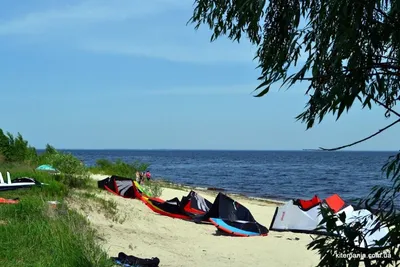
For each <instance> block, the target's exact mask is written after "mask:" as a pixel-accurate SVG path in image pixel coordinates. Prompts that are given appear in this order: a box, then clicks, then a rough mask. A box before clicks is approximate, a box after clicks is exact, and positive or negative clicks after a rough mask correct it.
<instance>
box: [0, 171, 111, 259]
mask: <svg viewBox="0 0 400 267" xmlns="http://www.w3.org/2000/svg"><path fill="white" fill-rule="evenodd" d="M4 167H6V168H4ZM7 170H9V171H11V175H12V177H18V176H29V177H33V178H35V179H37V180H38V181H40V182H44V183H48V184H49V185H47V186H43V187H38V188H32V189H23V190H15V191H5V192H0V197H4V198H16V197H19V198H20V203H19V204H0V244H1V249H0V266H2V267H8V266H10V267H11V266H32V267H33V266H35V267H36V266H37V267H39V266H71V267H77V266H82V267H86V266H88V267H89V266H93V267H95V266H96V267H103V266H104V267H105V266H112V263H111V261H110V260H109V259H108V257H107V255H106V253H105V252H104V251H102V249H101V247H100V246H99V244H98V243H97V241H98V238H97V235H96V231H95V230H94V229H91V228H90V225H89V224H88V222H87V220H86V219H85V218H84V217H83V216H81V215H80V214H78V213H77V212H75V211H73V210H70V209H69V208H68V206H67V205H66V203H65V201H64V200H65V199H66V198H67V197H68V196H69V195H71V194H70V193H71V191H70V190H71V189H70V184H68V181H67V180H66V178H65V177H64V178H60V177H57V176H53V175H50V174H46V173H40V172H33V171H28V170H27V169H26V168H21V166H15V165H14V166H1V165H0V171H1V172H2V173H3V176H4V174H5V171H7ZM75 179H78V178H75ZM78 185H79V186H83V185H84V183H83V184H79V183H78ZM51 200H57V201H59V202H61V204H60V205H58V207H57V208H52V207H51V206H50V205H49V204H48V203H47V201H51Z"/></svg>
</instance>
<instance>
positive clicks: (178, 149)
mask: <svg viewBox="0 0 400 267" xmlns="http://www.w3.org/2000/svg"><path fill="white" fill-rule="evenodd" d="M36 149H37V150H45V149H46V148H36ZM56 149H57V150H69V151H76V150H81V151H82V150H83V151H107V150H108V151H110V150H111V151H232V152H280V151H282V152H283V151H286V152H399V150H352V149H341V150H336V151H326V150H322V149H318V148H316V149H312V148H311V149H308V148H306V149H208V148H192V149H190V148H182V149H180V148H56Z"/></svg>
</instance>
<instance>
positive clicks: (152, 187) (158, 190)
mask: <svg viewBox="0 0 400 267" xmlns="http://www.w3.org/2000/svg"><path fill="white" fill-rule="evenodd" d="M141 186H142V187H144V189H145V190H146V191H147V192H149V193H150V195H151V196H152V197H160V196H161V195H162V192H163V188H162V186H161V184H160V183H158V182H156V181H147V180H145V181H144V183H142V184H141Z"/></svg>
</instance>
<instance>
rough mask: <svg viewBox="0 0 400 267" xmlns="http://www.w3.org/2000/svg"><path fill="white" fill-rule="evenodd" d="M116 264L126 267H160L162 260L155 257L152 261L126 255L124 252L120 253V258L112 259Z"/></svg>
mask: <svg viewBox="0 0 400 267" xmlns="http://www.w3.org/2000/svg"><path fill="white" fill-rule="evenodd" d="M112 259H113V260H114V262H115V263H117V264H119V265H122V266H124V267H158V265H159V264H160V259H159V258H157V257H155V258H151V259H141V258H138V257H135V256H133V255H126V254H125V253H123V252H120V253H118V257H116V258H115V257H113V258H112Z"/></svg>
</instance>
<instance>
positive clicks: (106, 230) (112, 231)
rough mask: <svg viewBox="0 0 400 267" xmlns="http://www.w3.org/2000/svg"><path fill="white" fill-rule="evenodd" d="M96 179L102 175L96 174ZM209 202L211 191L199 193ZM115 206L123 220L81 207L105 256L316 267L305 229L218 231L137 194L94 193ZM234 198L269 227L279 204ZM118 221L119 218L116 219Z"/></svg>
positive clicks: (176, 193)
mask: <svg viewBox="0 0 400 267" xmlns="http://www.w3.org/2000/svg"><path fill="white" fill-rule="evenodd" d="M93 178H94V179H96V180H100V179H104V178H106V176H104V175H103V176H101V175H96V176H94V177H93ZM188 192H189V190H178V189H170V188H164V190H163V194H162V196H161V198H162V199H166V200H167V199H171V198H173V197H178V198H181V197H182V196H184V195H187V193H188ZM199 193H200V194H201V195H202V196H203V197H205V198H207V199H208V200H209V201H211V202H213V200H214V198H215V194H213V193H212V192H199ZM97 195H98V196H99V197H102V198H104V199H112V200H114V201H115V202H116V204H117V206H118V212H119V215H118V216H119V217H120V218H123V222H122V223H119V222H113V221H112V220H111V219H107V218H106V217H105V216H104V214H103V213H99V212H98V211H97V210H96V209H92V210H91V209H87V208H86V209H82V207H81V206H80V205H72V206H73V207H75V208H76V209H78V210H79V211H80V212H82V213H84V214H85V216H87V218H88V220H89V221H90V222H91V224H92V225H93V227H94V228H95V229H97V230H98V232H99V234H100V235H101V237H102V241H101V242H102V243H101V244H102V246H103V248H104V250H105V251H107V253H108V254H109V255H110V256H117V254H118V253H119V252H124V253H126V254H130V255H135V256H137V257H141V258H151V257H158V258H159V259H160V261H161V262H160V266H165V267H167V266H171V267H172V266H173V267H181V266H182V267H189V266H192V267H200V266H201V267H205V266H215V267H225V266H226V267H228V266H230V267H243V266H253V267H256V266H260V267H261V266H262V267H265V266H277V267H278V266H298V267H300V266H309V267H311V266H316V265H317V263H318V255H317V254H316V253H315V252H313V251H309V250H307V248H306V246H307V244H308V243H309V242H310V240H311V237H310V235H307V234H295V233H290V232H285V233H280V232H270V233H269V235H268V236H266V237H230V236H222V235H217V233H216V227H214V226H213V225H207V224H195V223H193V222H187V221H183V220H180V219H173V218H169V217H166V216H161V215H158V214H156V213H154V212H153V211H151V210H150V209H149V208H148V207H147V206H146V205H145V204H143V203H142V202H141V201H139V200H136V199H125V198H122V197H119V196H116V195H113V194H111V193H109V192H106V191H102V192H98V193H97ZM233 198H234V199H235V200H237V201H239V202H240V203H242V204H243V205H244V206H246V207H247V208H248V209H249V210H250V211H251V213H252V214H253V216H254V217H255V219H256V220H257V221H258V222H259V223H261V224H263V225H264V226H266V227H269V225H270V222H271V219H272V217H273V214H274V211H275V207H276V206H277V205H278V204H273V203H266V202H261V201H258V200H253V199H246V198H243V197H240V198H239V197H235V196H233ZM121 221H122V220H121Z"/></svg>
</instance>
